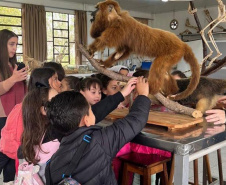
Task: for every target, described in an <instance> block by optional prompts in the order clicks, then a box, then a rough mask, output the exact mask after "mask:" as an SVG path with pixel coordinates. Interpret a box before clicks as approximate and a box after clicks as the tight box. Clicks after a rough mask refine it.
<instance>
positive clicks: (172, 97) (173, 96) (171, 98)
mask: <svg viewBox="0 0 226 185" xmlns="http://www.w3.org/2000/svg"><path fill="white" fill-rule="evenodd" d="M176 97H177V95H176V94H174V95H168V96H167V98H169V99H170V100H175V98H176Z"/></svg>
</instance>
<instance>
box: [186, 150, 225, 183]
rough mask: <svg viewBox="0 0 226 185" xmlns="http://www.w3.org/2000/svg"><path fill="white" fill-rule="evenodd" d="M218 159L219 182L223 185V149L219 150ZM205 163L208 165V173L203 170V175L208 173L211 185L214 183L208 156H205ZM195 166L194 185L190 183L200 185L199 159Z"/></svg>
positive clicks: (196, 160) (195, 161)
mask: <svg viewBox="0 0 226 185" xmlns="http://www.w3.org/2000/svg"><path fill="white" fill-rule="evenodd" d="M217 159H218V170H219V182H220V185H223V184H224V180H223V170H222V159H221V149H218V150H217ZM203 162H204V163H205V164H206V171H205V170H204V169H203V173H206V175H207V178H208V179H207V180H208V183H209V184H211V183H212V182H213V178H212V175H211V169H210V162H209V156H208V154H207V155H204V156H203ZM193 164H194V183H190V184H194V185H198V182H199V180H198V159H195V160H194V162H193Z"/></svg>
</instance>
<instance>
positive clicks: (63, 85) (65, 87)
mask: <svg viewBox="0 0 226 185" xmlns="http://www.w3.org/2000/svg"><path fill="white" fill-rule="evenodd" d="M70 90H71V88H70V87H69V85H68V83H67V81H66V80H65V79H63V80H62V81H61V92H64V91H70Z"/></svg>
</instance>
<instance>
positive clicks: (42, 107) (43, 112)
mask: <svg viewBox="0 0 226 185" xmlns="http://www.w3.org/2000/svg"><path fill="white" fill-rule="evenodd" d="M40 111H41V114H42V115H44V116H46V111H45V108H44V106H41V108H40Z"/></svg>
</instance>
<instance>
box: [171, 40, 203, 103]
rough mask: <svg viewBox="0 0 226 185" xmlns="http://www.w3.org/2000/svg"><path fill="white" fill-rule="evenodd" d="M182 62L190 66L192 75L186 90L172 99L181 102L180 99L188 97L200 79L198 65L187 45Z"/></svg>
mask: <svg viewBox="0 0 226 185" xmlns="http://www.w3.org/2000/svg"><path fill="white" fill-rule="evenodd" d="M184 60H185V61H186V62H187V63H188V64H189V65H190V68H191V72H192V75H191V78H190V82H189V84H188V86H187V89H186V90H185V91H183V92H181V93H179V94H177V95H176V96H175V97H174V100H181V99H184V98H186V97H188V96H189V95H191V94H192V92H193V91H194V90H195V89H196V87H197V85H198V83H199V79H200V67H199V63H198V61H197V59H196V57H195V55H194V53H193V52H192V49H191V48H190V46H188V45H187V44H186V45H185V54H184Z"/></svg>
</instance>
